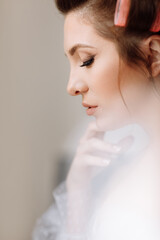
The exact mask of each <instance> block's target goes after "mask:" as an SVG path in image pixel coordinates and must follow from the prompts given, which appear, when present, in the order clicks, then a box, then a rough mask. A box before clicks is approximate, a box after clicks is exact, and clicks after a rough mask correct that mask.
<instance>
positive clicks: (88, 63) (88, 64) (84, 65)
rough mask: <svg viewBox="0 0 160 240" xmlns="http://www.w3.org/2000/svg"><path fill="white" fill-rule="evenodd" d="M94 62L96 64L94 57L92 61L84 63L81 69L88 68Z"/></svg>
mask: <svg viewBox="0 0 160 240" xmlns="http://www.w3.org/2000/svg"><path fill="white" fill-rule="evenodd" d="M93 62H94V57H92V58H91V59H89V60H87V61H85V62H83V64H82V65H80V67H88V66H90V65H91V64H92V63H93Z"/></svg>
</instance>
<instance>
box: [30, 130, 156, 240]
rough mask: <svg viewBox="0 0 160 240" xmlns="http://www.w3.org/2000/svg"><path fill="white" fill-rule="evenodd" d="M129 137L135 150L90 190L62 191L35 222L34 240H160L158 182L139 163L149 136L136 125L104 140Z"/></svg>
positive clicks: (98, 178) (63, 187)
mask: <svg viewBox="0 0 160 240" xmlns="http://www.w3.org/2000/svg"><path fill="white" fill-rule="evenodd" d="M129 134H132V135H133V136H134V139H135V141H134V144H133V145H132V147H131V148H130V149H129V150H128V151H127V152H126V153H125V154H122V155H120V156H119V157H118V159H116V160H115V161H113V162H112V163H111V164H110V165H109V166H108V167H106V168H104V169H103V171H101V172H100V173H99V174H98V175H97V176H96V177H95V178H94V179H93V181H92V183H91V184H90V187H86V188H85V187H84V189H77V190H76V191H75V192H72V193H68V191H67V187H66V183H65V182H63V183H61V184H60V186H58V188H57V189H56V190H55V191H54V192H53V197H54V204H53V205H52V206H51V207H50V208H49V209H48V211H47V212H46V213H44V215H43V216H42V217H41V218H40V219H39V220H38V221H37V225H36V227H35V229H34V232H33V240H99V239H100V240H117V239H119V240H132V239H133V240H143V239H145V240H151V239H152V240H158V239H160V232H159V229H160V228H159V224H160V222H159V215H158V214H157V215H155V214H152V213H153V212H154V213H155V211H154V206H153V205H154V202H155V198H156V194H157V193H156V190H157V188H156V187H155V188H153V186H155V183H156V179H155V178H154V171H152V170H151V169H150V165H147V163H146V165H145V164H143V161H142V163H141V156H143V153H144V151H145V149H146V148H147V147H148V144H149V138H148V135H147V134H146V133H145V132H144V130H143V129H142V128H141V127H140V126H138V125H132V126H127V127H124V128H122V129H119V130H116V131H112V132H108V133H107V134H106V136H105V140H106V141H110V142H116V141H118V139H121V138H122V137H124V136H126V135H129ZM143 166H144V168H145V166H146V170H145V171H144V172H143V170H142V169H143ZM147 166H148V168H147Z"/></svg>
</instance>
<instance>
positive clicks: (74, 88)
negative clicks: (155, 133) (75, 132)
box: [64, 12, 150, 131]
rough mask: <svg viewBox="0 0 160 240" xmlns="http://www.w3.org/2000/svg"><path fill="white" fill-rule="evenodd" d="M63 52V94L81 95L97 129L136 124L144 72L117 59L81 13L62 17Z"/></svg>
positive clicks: (146, 85) (141, 105) (110, 45)
mask: <svg viewBox="0 0 160 240" xmlns="http://www.w3.org/2000/svg"><path fill="white" fill-rule="evenodd" d="M64 50H65V54H66V55H67V57H68V59H69V62H70V76H69V82H68V86H67V91H68V93H69V94H70V95H72V96H77V95H79V94H81V95H82V104H83V106H84V107H88V110H87V113H88V115H93V116H94V117H95V118H96V123H97V126H98V128H99V129H100V130H102V131H106V130H113V129H116V128H120V127H122V126H124V125H126V124H129V123H133V122H136V121H138V118H139V117H140V114H141V112H142V111H141V110H142V108H144V101H145V103H146V96H147V95H148V92H149V91H150V86H149V81H148V80H146V76H145V74H144V72H141V71H140V70H138V69H136V68H133V67H130V66H129V65H128V64H126V63H125V62H124V61H123V60H122V59H121V57H120V56H119V53H118V50H117V47H116V44H115V43H114V42H112V41H111V40H108V39H104V38H103V37H101V36H100V35H98V33H97V32H96V31H95V29H94V27H93V26H92V25H91V24H90V23H89V22H87V21H85V20H84V19H82V16H81V14H79V13H76V12H71V13H69V14H68V15H67V16H66V18H65V24H64ZM119 82H120V88H119ZM120 89H121V92H120ZM121 93H122V95H121ZM122 96H123V98H124V100H125V103H126V105H127V107H126V105H125V103H124V101H123V98H122ZM87 105H89V106H90V107H91V108H89V106H87ZM137 106H138V107H137ZM127 108H128V109H129V111H128V109H127Z"/></svg>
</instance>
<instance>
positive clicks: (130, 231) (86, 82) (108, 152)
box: [33, 0, 160, 240]
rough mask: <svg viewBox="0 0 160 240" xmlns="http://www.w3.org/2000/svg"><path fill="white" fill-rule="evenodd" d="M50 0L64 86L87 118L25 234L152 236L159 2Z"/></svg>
mask: <svg viewBox="0 0 160 240" xmlns="http://www.w3.org/2000/svg"><path fill="white" fill-rule="evenodd" d="M56 4H57V7H58V9H59V10H60V11H61V12H62V13H63V14H64V15H65V25H64V50H65V54H66V56H67V57H68V59H69V61H70V66H71V70H70V77H69V82H68V87H67V90H68V93H69V94H71V95H72V96H77V95H79V94H80V95H81V96H82V105H83V106H84V107H86V108H87V110H86V112H87V114H88V115H89V116H90V115H93V116H94V117H95V122H92V123H91V124H90V125H89V127H88V129H87V131H86V133H85V135H84V136H83V138H82V139H81V141H80V144H79V146H78V149H77V152H76V155H75V158H74V159H73V163H72V165H71V168H70V171H69V173H68V177H67V179H66V182H65V183H62V185H61V186H59V187H58V188H57V190H56V191H55V192H54V197H55V200H56V202H55V204H53V206H51V208H50V209H49V210H48V211H47V212H46V213H45V214H44V215H43V217H42V218H41V219H40V220H39V221H38V223H37V227H36V229H35V231H34V236H33V239H34V240H41V239H43V240H52V239H53V240H54V239H56V240H60V239H61V240H62V239H64V240H67V239H89V240H98V239H100V240H104V239H108V240H113V239H114V240H117V239H121V240H122V239H123V240H130V239H134V240H135V239H136V240H140V239H141V240H142V239H145V240H146V239H147V240H149V239H154V240H158V239H160V232H159V229H160V227H159V224H160V207H159V202H160V189H159V183H160V177H159V175H160V174H159V167H160V161H159V159H160V158H159V157H160V150H159V141H160V134H159V133H160V89H159V87H160V86H159V85H160V5H159V1H158V0H143V1H138V0H121V1H119V0H118V1H116V0H90V1H89V0H78V1H76V0H68V1H67V0H56ZM128 127H131V128H129V130H128ZM126 128H127V134H126V135H124V136H123V137H120V138H119V140H118V138H117V136H118V135H120V132H119V131H120V129H122V130H124V131H125V129H126ZM110 130H114V131H115V132H116V134H115V135H114V134H113V135H112V137H113V139H114V136H115V138H116V141H114V143H113V142H112V143H111V142H109V141H107V142H106V141H105V140H104V137H105V133H106V132H108V131H110ZM114 131H113V132H114ZM117 133H118V134H117ZM122 133H123V131H122ZM131 133H132V134H131ZM145 134H146V135H145ZM141 137H142V138H141ZM146 137H148V139H149V141H148V142H145V141H144V140H146ZM139 138H141V141H139ZM138 141H139V142H138Z"/></svg>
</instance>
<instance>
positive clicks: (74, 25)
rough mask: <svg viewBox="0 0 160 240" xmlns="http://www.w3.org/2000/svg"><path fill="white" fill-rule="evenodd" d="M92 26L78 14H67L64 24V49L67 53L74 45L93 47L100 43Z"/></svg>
mask: <svg viewBox="0 0 160 240" xmlns="http://www.w3.org/2000/svg"><path fill="white" fill-rule="evenodd" d="M100 39H101V37H99V36H98V34H97V33H96V31H95V30H94V28H93V26H92V25H91V24H90V23H89V22H87V21H85V20H84V19H83V18H82V17H81V16H80V15H79V14H78V13H74V12H73V13H69V14H67V16H66V17H65V23H64V49H65V51H66V52H67V51H68V50H69V49H70V48H72V46H73V45H75V44H78V43H80V44H88V45H94V44H95V43H96V42H97V41H100Z"/></svg>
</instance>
